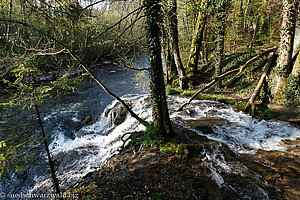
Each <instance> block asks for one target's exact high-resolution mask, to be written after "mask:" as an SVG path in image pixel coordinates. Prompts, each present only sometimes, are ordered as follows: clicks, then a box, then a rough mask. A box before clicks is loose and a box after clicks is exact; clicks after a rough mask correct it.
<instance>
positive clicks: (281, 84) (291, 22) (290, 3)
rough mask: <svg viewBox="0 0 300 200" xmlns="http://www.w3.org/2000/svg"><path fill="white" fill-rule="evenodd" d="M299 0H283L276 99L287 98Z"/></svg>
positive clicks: (274, 95)
mask: <svg viewBox="0 0 300 200" xmlns="http://www.w3.org/2000/svg"><path fill="white" fill-rule="evenodd" d="M297 8H298V0H283V19H282V30H281V41H280V52H279V57H278V61H277V66H276V70H275V75H274V76H275V77H274V79H275V82H276V86H275V88H274V90H273V98H274V100H275V101H280V102H282V101H284V100H285V98H286V90H287V78H288V75H289V74H290V73H291V71H292V70H291V67H292V65H291V63H292V55H293V45H294V37H295V26H296V19H297Z"/></svg>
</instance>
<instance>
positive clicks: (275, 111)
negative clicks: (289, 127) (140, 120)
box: [167, 88, 300, 127]
mask: <svg viewBox="0 0 300 200" xmlns="http://www.w3.org/2000/svg"><path fill="white" fill-rule="evenodd" d="M196 91H197V90H190V91H180V90H179V91H178V90H175V89H170V88H169V89H167V93H168V94H178V95H180V96H184V97H188V98H189V97H191V96H192V95H193V94H195V92H196ZM250 97H251V96H250V95H245V94H238V93H234V92H232V91H230V90H228V91H222V92H213V93H200V94H199V95H198V96H197V97H196V98H195V99H198V100H213V101H219V102H221V103H225V104H229V105H233V106H235V107H236V108H237V109H239V110H243V109H244V107H245V106H246V104H247V103H248V100H249V98H250ZM255 104H256V110H255V116H256V117H259V118H262V119H275V120H281V121H286V122H290V123H292V124H295V125H297V126H298V127H300V107H299V106H298V107H293V106H289V105H280V104H277V103H275V102H270V103H268V104H267V105H265V106H264V107H262V105H261V104H262V102H261V101H255Z"/></svg>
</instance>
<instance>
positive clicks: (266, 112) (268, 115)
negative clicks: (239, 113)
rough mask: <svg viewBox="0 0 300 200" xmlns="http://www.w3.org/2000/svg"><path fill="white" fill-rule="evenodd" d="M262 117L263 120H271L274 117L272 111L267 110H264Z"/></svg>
mask: <svg viewBox="0 0 300 200" xmlns="http://www.w3.org/2000/svg"><path fill="white" fill-rule="evenodd" d="M263 115H264V119H272V117H274V113H273V111H272V110H269V109H265V110H264V113H263Z"/></svg>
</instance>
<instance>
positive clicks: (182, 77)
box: [168, 0, 188, 89]
mask: <svg viewBox="0 0 300 200" xmlns="http://www.w3.org/2000/svg"><path fill="white" fill-rule="evenodd" d="M168 17H169V29H170V38H171V44H172V50H173V54H174V59H175V64H176V68H177V72H178V75H179V85H180V88H181V89H188V85H187V77H186V73H185V70H184V67H183V64H182V61H181V58H180V50H179V44H178V43H179V42H178V27H177V26H178V21H177V0H170V9H169V12H168Z"/></svg>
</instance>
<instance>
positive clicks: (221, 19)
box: [216, 0, 230, 89]
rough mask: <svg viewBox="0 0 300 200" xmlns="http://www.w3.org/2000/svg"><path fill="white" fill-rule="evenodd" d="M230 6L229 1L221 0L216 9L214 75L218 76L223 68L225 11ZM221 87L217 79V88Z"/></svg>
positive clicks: (220, 81)
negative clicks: (216, 37)
mask: <svg viewBox="0 0 300 200" xmlns="http://www.w3.org/2000/svg"><path fill="white" fill-rule="evenodd" d="M229 6H230V1H228V0H223V1H221V2H220V9H219V10H218V15H217V16H216V18H217V27H218V29H217V33H218V39H217V65H216V76H220V75H221V74H222V70H223V59H224V43H225V31H226V19H227V11H228V8H229ZM221 87H222V80H218V81H217V88H219V89H220V88H221Z"/></svg>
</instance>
